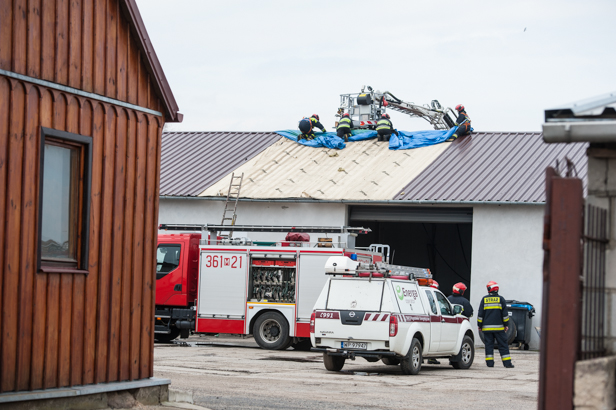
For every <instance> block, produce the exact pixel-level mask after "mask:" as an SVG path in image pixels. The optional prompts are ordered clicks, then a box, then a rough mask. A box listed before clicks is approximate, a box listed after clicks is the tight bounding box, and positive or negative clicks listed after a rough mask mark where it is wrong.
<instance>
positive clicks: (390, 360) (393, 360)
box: [381, 356, 400, 366]
mask: <svg viewBox="0 0 616 410" xmlns="http://www.w3.org/2000/svg"><path fill="white" fill-rule="evenodd" d="M381 360H382V361H383V364H386V365H387V366H397V365H399V364H400V359H398V358H397V357H390V356H385V357H384V358H382V359H381Z"/></svg>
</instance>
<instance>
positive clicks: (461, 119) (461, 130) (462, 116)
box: [447, 104, 471, 141]
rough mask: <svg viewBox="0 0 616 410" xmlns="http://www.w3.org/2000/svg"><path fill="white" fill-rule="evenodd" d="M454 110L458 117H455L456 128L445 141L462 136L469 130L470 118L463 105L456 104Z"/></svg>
mask: <svg viewBox="0 0 616 410" xmlns="http://www.w3.org/2000/svg"><path fill="white" fill-rule="evenodd" d="M456 111H457V112H458V118H456V125H457V126H458V129H457V130H456V132H455V134H453V135H452V136H451V138H449V139H448V140H447V141H453V140H455V139H456V138H458V137H463V136H465V135H466V134H469V133H470V132H471V118H470V117H469V116H468V114H467V113H466V110H464V106H463V105H462V104H458V105H457V106H456Z"/></svg>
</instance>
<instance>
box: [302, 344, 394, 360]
mask: <svg viewBox="0 0 616 410" xmlns="http://www.w3.org/2000/svg"><path fill="white" fill-rule="evenodd" d="M310 351H311V352H317V353H327V354H328V355H330V356H342V357H345V358H347V359H355V357H357V356H359V357H373V358H377V359H380V358H382V357H396V356H398V355H397V354H396V352H389V351H384V350H353V349H336V348H332V347H313V348H312V349H310Z"/></svg>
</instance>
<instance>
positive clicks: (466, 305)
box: [447, 295, 473, 318]
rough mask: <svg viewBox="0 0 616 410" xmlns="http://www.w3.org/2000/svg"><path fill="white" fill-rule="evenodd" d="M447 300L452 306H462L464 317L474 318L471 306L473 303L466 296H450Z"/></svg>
mask: <svg viewBox="0 0 616 410" xmlns="http://www.w3.org/2000/svg"><path fill="white" fill-rule="evenodd" d="M447 299H449V301H450V302H451V304H452V305H462V308H463V310H462V314H463V315H464V316H466V317H468V318H470V317H471V316H473V307H472V306H471V302H469V301H468V299H466V298H465V297H464V296H460V295H450V296H449V297H448V298H447Z"/></svg>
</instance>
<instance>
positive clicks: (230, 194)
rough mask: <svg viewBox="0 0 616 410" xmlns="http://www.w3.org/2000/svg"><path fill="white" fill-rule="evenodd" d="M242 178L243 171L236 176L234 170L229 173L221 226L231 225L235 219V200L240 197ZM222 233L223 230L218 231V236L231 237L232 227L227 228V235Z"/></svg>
mask: <svg viewBox="0 0 616 410" xmlns="http://www.w3.org/2000/svg"><path fill="white" fill-rule="evenodd" d="M243 180H244V173H243V172H242V175H240V176H237V177H236V176H235V172H234V173H232V174H231V181H229V191H227V200H226V201H225V210H224V211H223V213H222V222H221V223H220V225H221V226H230V227H231V226H233V225H235V219H236V218H237V201H238V200H239V199H240V190H241V189H242V181H243ZM230 215H232V216H230ZM225 222H226V223H225ZM225 232H226V231H225ZM222 233H223V231H220V232H219V234H220V236H227V237H228V238H231V236H232V235H233V229H229V233H228V234H227V235H223V234H222Z"/></svg>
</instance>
